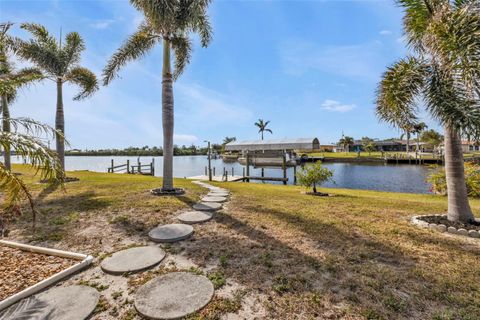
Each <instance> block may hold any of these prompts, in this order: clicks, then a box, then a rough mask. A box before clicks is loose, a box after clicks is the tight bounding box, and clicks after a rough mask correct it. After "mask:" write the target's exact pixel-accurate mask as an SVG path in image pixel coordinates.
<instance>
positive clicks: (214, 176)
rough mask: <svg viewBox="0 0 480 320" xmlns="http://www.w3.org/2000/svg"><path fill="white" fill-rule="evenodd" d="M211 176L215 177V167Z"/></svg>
mask: <svg viewBox="0 0 480 320" xmlns="http://www.w3.org/2000/svg"><path fill="white" fill-rule="evenodd" d="M213 176H214V177H215V167H213Z"/></svg>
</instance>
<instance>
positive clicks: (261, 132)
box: [260, 131, 263, 140]
mask: <svg viewBox="0 0 480 320" xmlns="http://www.w3.org/2000/svg"><path fill="white" fill-rule="evenodd" d="M260 134H261V135H262V140H263V131H260Z"/></svg>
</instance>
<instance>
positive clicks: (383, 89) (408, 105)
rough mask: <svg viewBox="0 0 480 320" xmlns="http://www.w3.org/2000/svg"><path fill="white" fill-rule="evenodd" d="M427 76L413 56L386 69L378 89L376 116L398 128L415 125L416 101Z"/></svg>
mask: <svg viewBox="0 0 480 320" xmlns="http://www.w3.org/2000/svg"><path fill="white" fill-rule="evenodd" d="M427 75H428V67H427V66H426V65H425V64H424V63H423V61H421V60H418V59H415V58H413V57H409V58H407V59H402V60H400V61H398V62H396V63H395V64H394V65H392V66H391V67H389V68H388V70H387V71H386V72H385V73H384V75H383V77H382V80H381V82H380V84H379V86H378V89H377V99H376V100H377V101H376V102H377V108H376V113H377V116H378V117H379V118H380V119H381V120H383V121H385V122H388V123H390V124H391V125H393V126H395V127H398V128H403V127H405V126H406V125H413V124H415V123H416V121H417V115H416V114H417V106H416V104H415V101H416V100H415V99H416V97H417V96H418V94H419V93H421V92H422V90H423V87H424V85H425V80H426V76H427Z"/></svg>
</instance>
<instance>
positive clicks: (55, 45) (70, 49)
mask: <svg viewBox="0 0 480 320" xmlns="http://www.w3.org/2000/svg"><path fill="white" fill-rule="evenodd" d="M21 28H22V29H24V30H26V31H28V32H30V34H31V35H32V37H33V39H30V40H28V41H23V40H19V39H17V46H18V49H17V54H18V55H19V56H20V57H21V58H23V59H25V60H28V61H30V62H32V63H33V64H34V65H35V66H36V67H37V68H39V69H40V70H41V71H42V72H43V74H44V75H45V77H46V78H47V79H49V80H52V81H53V82H55V83H56V86H57V106H56V113H55V129H56V135H55V141H56V150H57V153H58V157H59V159H60V164H61V166H62V168H63V169H64V170H65V138H64V136H65V116H64V108H63V84H64V83H71V84H75V85H77V86H79V87H80V89H81V90H80V92H79V93H78V94H77V95H76V96H75V97H74V98H73V100H82V99H84V98H87V97H90V96H91V95H92V94H93V93H94V92H95V91H96V90H98V84H97V77H96V76H95V74H93V72H91V71H90V70H88V69H87V68H84V67H81V66H80V65H79V64H80V58H81V54H82V52H83V51H84V50H85V44H84V41H83V39H82V38H81V37H80V35H79V34H78V33H77V32H70V33H67V34H66V36H65V42H64V44H62V39H60V40H59V41H57V39H55V37H53V36H52V35H50V33H49V32H48V30H47V29H46V28H45V27H44V26H42V25H39V24H34V23H23V24H22V25H21Z"/></svg>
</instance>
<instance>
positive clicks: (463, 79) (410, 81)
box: [376, 0, 480, 223]
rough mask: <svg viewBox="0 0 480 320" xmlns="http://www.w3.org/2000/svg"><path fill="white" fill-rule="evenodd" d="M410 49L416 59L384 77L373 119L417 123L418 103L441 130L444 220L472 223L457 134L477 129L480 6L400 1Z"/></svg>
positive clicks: (472, 0) (469, 0)
mask: <svg viewBox="0 0 480 320" xmlns="http://www.w3.org/2000/svg"><path fill="white" fill-rule="evenodd" d="M398 3H399V5H400V6H401V7H403V9H404V11H405V17H404V20H403V25H404V30H405V34H406V39H407V42H408V45H409V47H410V48H411V49H413V51H414V53H415V55H414V56H408V57H406V58H404V59H401V60H399V61H398V62H396V63H395V64H393V65H392V66H391V67H389V68H388V70H387V71H386V72H385V74H384V75H383V78H382V80H381V83H380V84H379V88H378V92H377V109H376V112H377V115H378V117H379V118H380V119H381V120H384V121H386V122H388V123H390V124H392V125H394V126H396V127H400V126H401V125H402V124H404V123H408V122H410V123H415V122H416V121H417V119H418V117H417V113H418V105H419V104H418V103H417V102H418V101H421V98H422V99H423V104H422V105H424V106H425V107H426V110H427V111H428V112H429V113H430V115H431V116H432V117H433V118H434V119H436V120H437V121H438V122H439V123H440V124H441V125H442V126H443V127H444V130H445V169H446V181H447V186H448V188H447V189H448V214H447V216H448V219H449V220H451V221H460V222H464V223H469V222H472V221H474V217H473V214H472V210H471V208H470V204H469V202H468V194H467V187H466V183H465V174H464V160H463V152H462V147H461V136H462V135H468V136H472V137H478V136H479V133H480V131H479V129H480V108H479V107H480V102H479V101H480V80H479V79H480V2H479V1H478V0H456V1H453V2H450V1H449V0H399V1H398Z"/></svg>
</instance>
